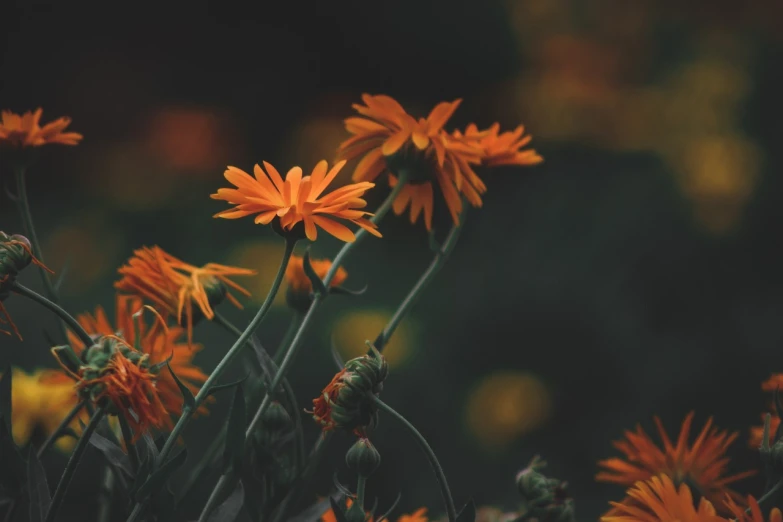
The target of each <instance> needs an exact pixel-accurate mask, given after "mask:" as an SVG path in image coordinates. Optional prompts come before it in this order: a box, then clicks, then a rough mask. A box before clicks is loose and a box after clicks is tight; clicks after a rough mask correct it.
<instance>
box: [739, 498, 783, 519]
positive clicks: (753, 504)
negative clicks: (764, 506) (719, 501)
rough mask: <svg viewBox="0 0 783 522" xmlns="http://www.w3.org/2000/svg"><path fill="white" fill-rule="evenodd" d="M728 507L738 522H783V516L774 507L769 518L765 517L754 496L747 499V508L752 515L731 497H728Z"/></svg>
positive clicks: (778, 509)
mask: <svg viewBox="0 0 783 522" xmlns="http://www.w3.org/2000/svg"><path fill="white" fill-rule="evenodd" d="M726 506H727V507H728V508H729V511H731V513H732V515H734V520H736V521H737V522H783V514H781V511H780V508H778V507H773V508H772V509H771V510H770V512H769V517H768V518H767V517H764V514H763V513H762V512H761V507H760V506H759V503H758V501H757V500H756V499H755V498H753V496H752V495H748V498H747V506H748V507H749V508H750V513H748V512H747V511H746V509H745V508H744V507H742V506H740V505H738V504H737V503H736V502H734V499H732V498H731V497H726Z"/></svg>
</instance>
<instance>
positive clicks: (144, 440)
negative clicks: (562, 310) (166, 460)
mask: <svg viewBox="0 0 783 522" xmlns="http://www.w3.org/2000/svg"><path fill="white" fill-rule="evenodd" d="M139 440H140V442H141V444H139V443H137V444H136V448H137V451H138V452H139V458H140V459H145V458H146V459H147V460H149V461H150V463H153V462H155V461H157V460H158V454H159V452H158V446H157V444H155V441H154V440H153V439H152V436H151V435H150V434H149V433H145V434H144V435H142V436H141V439H139Z"/></svg>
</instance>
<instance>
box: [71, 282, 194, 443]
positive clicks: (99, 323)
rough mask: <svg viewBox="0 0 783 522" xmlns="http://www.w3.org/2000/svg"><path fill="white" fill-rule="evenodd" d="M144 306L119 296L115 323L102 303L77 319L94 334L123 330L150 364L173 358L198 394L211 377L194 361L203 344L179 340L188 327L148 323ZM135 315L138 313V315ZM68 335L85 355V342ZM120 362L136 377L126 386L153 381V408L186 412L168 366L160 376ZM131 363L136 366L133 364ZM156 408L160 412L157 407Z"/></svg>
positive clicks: (164, 422) (165, 422)
mask: <svg viewBox="0 0 783 522" xmlns="http://www.w3.org/2000/svg"><path fill="white" fill-rule="evenodd" d="M141 309H142V305H141V300H140V299H139V298H137V297H134V296H123V295H118V296H117V299H116V320H115V324H114V326H112V324H111V323H110V322H109V320H108V318H107V316H106V312H105V311H104V310H103V308H102V307H100V306H98V307H96V309H95V313H94V314H89V313H85V314H80V315H78V316H77V317H76V320H77V321H79V324H80V325H82V327H83V328H84V329H85V331H86V332H87V333H89V334H91V335H94V334H97V335H115V334H118V333H119V335H120V336H121V337H122V339H124V340H125V341H126V342H127V344H128V345H130V346H138V347H139V348H140V351H141V352H142V353H143V354H145V355H147V356H148V361H149V364H150V365H155V364H158V363H161V362H163V361H165V360H166V359H167V358H169V357H171V359H170V360H169V365H170V366H171V369H172V370H173V371H174V373H175V374H176V375H177V377H178V378H179V380H180V381H182V383H183V384H184V385H185V386H187V387H188V389H189V390H190V391H191V392H192V393H193V394H194V395H195V394H196V393H198V390H199V384H201V383H203V382H204V381H206V380H207V376H206V375H205V374H204V372H202V371H201V369H200V368H198V367H197V366H194V365H193V362H192V361H193V356H194V355H195V354H196V352H198V351H200V350H201V349H202V347H201V345H199V344H193V345H191V344H185V343H183V342H180V341H179V339H180V338H181V337H182V336H183V334H184V333H185V330H184V329H183V328H181V327H179V326H172V327H170V328H163V327H162V326H161V324H160V322H159V321H156V322H154V323H153V324H152V326H150V325H148V324H147V323H146V322H145V321H144V318H143V317H142V316H141V315H140V314H136V312H138V311H140V310H141ZM134 315H136V317H135V318H134ZM68 338H69V341H70V344H71V347H72V348H73V349H74V351H75V352H76V353H77V355H78V354H81V352H82V351H83V350H84V343H82V342H81V340H79V338H78V337H76V336H75V335H74V334H72V333H71V332H70V331H69V332H68ZM116 364H117V366H116V370H117V371H118V372H126V373H127V378H128V379H133V380H132V381H131V382H130V383H127V384H126V385H125V386H126V387H130V386H131V385H133V386H137V387H138V389H146V388H147V385H146V384H145V383H146V382H147V381H151V382H152V384H154V389H155V396H156V397H159V401H151V404H150V406H151V407H152V406H155V407H156V408H157V403H158V402H160V403H161V404H162V405H163V407H164V408H165V410H166V411H167V412H168V413H170V414H176V415H179V414H180V413H182V394H181V393H180V391H179V387H178V386H177V383H176V382H175V381H174V378H173V377H172V376H171V374H170V373H169V371H168V369H166V368H164V369H163V370H161V372H160V373H159V374H157V375H156V376H151V375H147V374H145V373H144V372H143V371H142V369H141V368H136V369H134V368H130V367H128V363H126V362H125V361H118V362H117V363H116ZM130 364H131V365H132V363H130ZM123 375H124V374H123ZM112 379H115V380H116V379H120V377H112ZM120 382H121V381H119V380H117V381H116V382H114V381H113V383H114V384H116V385H117V386H119V383H120ZM118 389H119V388H118ZM129 389H130V388H129ZM153 411H155V412H157V409H156V410H153ZM199 412H200V413H205V412H206V408H205V407H204V406H203V405H202V406H201V407H200V408H199ZM154 418H155V419H157V420H159V422H160V424H157V423H155V424H154V425H155V426H158V427H160V426H164V427H167V428H170V427H171V426H172V421H171V418H170V417H169V415H165V416H162V417H159V416H157V414H156V415H155V416H154Z"/></svg>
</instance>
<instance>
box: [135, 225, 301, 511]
mask: <svg viewBox="0 0 783 522" xmlns="http://www.w3.org/2000/svg"><path fill="white" fill-rule="evenodd" d="M295 245H296V240H295V239H286V243H285V251H284V252H283V259H282V261H281V262H280V268H279V269H278V271H277V275H276V276H275V279H274V281H272V287H271V288H270V289H269V293H268V294H267V296H266V299H264V302H263V303H262V304H261V307H260V308H259V309H258V312H257V313H256V315H255V317H253V319H252V320H251V321H250V324H248V325H247V328H245V330H244V331H243V332H242V334H241V335H240V336H239V338H238V339H237V340H236V341H235V342H234V344H233V346H231V348H230V349H229V350H228V352H226V355H224V356H223V359H222V360H221V361H220V362H219V363H218V365H217V366H216V367H215V369H214V370H213V371H212V373H211V374H210V375H209V377H207V380H206V382H204V385H203V386H202V387H201V389H200V390H199V392H198V394H197V395H196V397H195V399H196V401H195V407H194V408H192V409H190V408H185V409H184V410H183V411H182V415H181V416H180V418H179V420H178V421H177V423H176V424H175V425H174V429H172V430H171V433H170V434H169V436H168V438H167V439H166V442H165V443H164V444H163V448H162V449H161V450H160V455H158V459H157V462H156V465H157V466H160V465H161V464H162V463H163V462H165V459H166V457H167V456H168V454H169V453H171V450H172V449H173V448H174V444H176V441H177V439H178V438H179V435H180V433H181V432H182V430H183V429H185V426H186V425H187V423H188V422H189V421H190V418H191V416H192V415H193V412H194V411H195V410H197V409H198V407H199V406H200V405H201V403H202V402H204V401H205V400H206V398H207V397H208V396H209V391H210V390H211V389H212V386H214V385H215V383H216V381H217V379H218V378H219V377H220V376H221V375H222V374H223V372H224V371H225V370H226V369H227V368H228V366H229V364H231V361H233V360H234V358H236V356H237V354H238V353H239V352H240V351H241V350H242V348H244V347H245V345H246V344H247V341H248V340H249V339H250V336H251V335H253V334H254V333H255V331H256V329H257V328H258V326H259V325H260V324H261V321H263V319H264V317H265V316H266V314H267V312H268V311H269V309H270V308H271V307H272V303H273V302H274V300H275V296H276V295H277V292H278V290H280V285H281V284H282V282H283V277H284V276H285V270H286V268H287V267H288V261H289V260H290V259H291V254H293V252H294V246H295ZM143 507H144V506H143V503H140V502H137V503H136V506H135V507H134V509H133V512H132V513H131V515H130V517H128V520H127V522H134V521H136V520H138V517H139V516H141V512H142V510H143Z"/></svg>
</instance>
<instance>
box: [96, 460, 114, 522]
mask: <svg viewBox="0 0 783 522" xmlns="http://www.w3.org/2000/svg"><path fill="white" fill-rule="evenodd" d="M112 497H114V473H113V472H112V470H111V467H110V466H108V465H107V466H106V467H105V468H104V469H103V489H102V490H101V502H100V504H99V505H98V516H97V518H96V520H97V521H98V522H109V520H110V518H111V502H112Z"/></svg>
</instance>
